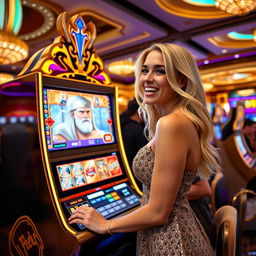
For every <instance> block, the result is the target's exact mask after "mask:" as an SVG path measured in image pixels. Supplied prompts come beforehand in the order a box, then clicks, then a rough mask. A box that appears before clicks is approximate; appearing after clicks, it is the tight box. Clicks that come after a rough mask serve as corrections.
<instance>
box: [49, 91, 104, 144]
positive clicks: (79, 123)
mask: <svg viewBox="0 0 256 256" xmlns="http://www.w3.org/2000/svg"><path fill="white" fill-rule="evenodd" d="M104 134H105V132H104V131H102V130H99V129H97V127H96V126H95V123H94V119H93V113H92V104H91V101H89V100H88V99H86V98H84V97H82V96H79V95H75V96H73V97H71V98H69V99H68V101H67V105H66V114H65V121H64V122H63V123H60V124H58V125H56V126H55V127H54V128H53V140H54V141H72V140H86V139H95V138H103V136H104Z"/></svg>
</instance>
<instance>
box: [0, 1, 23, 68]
mask: <svg viewBox="0 0 256 256" xmlns="http://www.w3.org/2000/svg"><path fill="white" fill-rule="evenodd" d="M1 7H3V8H1V9H0V65H1V64H4V65H6V64H10V63H16V62H19V61H22V60H24V59H26V58H27V57H28V46H27V44H26V43H25V42H24V41H22V40H21V39H19V38H18V37H17V36H16V35H17V34H18V32H19V30H20V27H21V21H22V5H21V3H20V0H15V1H12V0H9V1H4V2H3V4H2V6H1Z"/></svg>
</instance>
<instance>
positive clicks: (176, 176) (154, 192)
mask: <svg viewBox="0 0 256 256" xmlns="http://www.w3.org/2000/svg"><path fill="white" fill-rule="evenodd" d="M187 122H188V121H187V120H185V121H184V118H181V117H180V114H179V116H177V115H176V114H172V115H169V116H166V117H163V118H161V119H160V120H159V122H158V125H157V129H156V136H155V147H154V148H155V162H154V169H153V175H152V181H151V191H150V197H149V201H148V204H146V205H145V206H142V207H140V208H138V209H137V210H135V211H133V212H132V213H130V214H127V215H125V216H121V217H118V218H115V219H113V220H112V221H111V226H110V229H111V232H113V233H119V232H132V231H138V230H141V229H145V228H149V227H152V226H157V225H163V224H164V223H166V221H167V219H168V216H169V215H170V212H171V211H172V207H173V204H174V202H175V199H176V195H177V193H178V190H179V187H180V184H181V181H182V177H183V172H184V170H185V166H186V159H187V155H188V149H189V145H188V144H189V143H188V141H189V139H188V136H189V134H190V132H189V128H188V126H187ZM189 122H190V121H189ZM191 127H192V126H191ZM69 221H70V223H71V224H72V223H81V224H83V225H85V226H86V227H88V228H89V229H91V230H93V231H95V232H97V233H101V234H105V233H107V231H108V224H109V222H108V221H106V220H105V218H103V217H102V216H101V215H100V214H99V213H98V212H97V211H96V210H94V209H93V208H91V207H79V208H78V209H77V210H76V211H75V212H74V213H73V214H72V216H71V217H70V218H69Z"/></svg>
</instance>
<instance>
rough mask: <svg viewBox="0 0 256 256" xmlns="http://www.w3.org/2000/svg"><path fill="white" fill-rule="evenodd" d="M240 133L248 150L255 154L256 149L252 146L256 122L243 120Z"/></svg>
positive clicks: (255, 135)
mask: <svg viewBox="0 0 256 256" xmlns="http://www.w3.org/2000/svg"><path fill="white" fill-rule="evenodd" d="M242 132H243V135H244V138H245V141H246V144H247V146H248V148H249V149H250V151H251V152H252V153H255V151H256V149H255V147H254V144H255V140H256V122H254V121H252V120H251V119H248V118H247V119H245V120H244V125H243V131H242Z"/></svg>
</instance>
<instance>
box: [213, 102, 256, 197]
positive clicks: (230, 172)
mask: <svg viewBox="0 0 256 256" xmlns="http://www.w3.org/2000/svg"><path fill="white" fill-rule="evenodd" d="M244 116H245V110H244V104H243V103H242V102H238V103H237V105H236V107H235V108H231V109H230V113H229V116H228V120H227V122H226V123H225V124H223V127H222V140H221V141H219V144H218V145H219V146H220V148H221V157H222V165H223V173H224V176H225V180H226V181H227V182H226V184H227V186H228V190H229V197H230V200H231V199H232V197H233V196H234V195H235V194H236V193H237V192H239V191H240V189H242V188H246V185H247V183H248V181H249V180H250V179H252V178H253V177H255V176H256V159H255V157H254V156H253V155H252V153H251V152H250V150H249V148H248V146H247V144H246V141H245V138H244V136H243V134H242V128H243V123H244Z"/></svg>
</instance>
